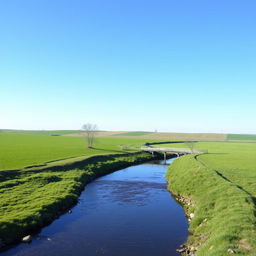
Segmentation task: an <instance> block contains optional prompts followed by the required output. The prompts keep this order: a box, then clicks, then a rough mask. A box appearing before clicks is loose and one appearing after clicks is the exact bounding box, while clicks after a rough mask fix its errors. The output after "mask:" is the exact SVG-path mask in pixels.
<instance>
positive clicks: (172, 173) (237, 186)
mask: <svg viewBox="0 0 256 256" xmlns="http://www.w3.org/2000/svg"><path fill="white" fill-rule="evenodd" d="M167 146H169V147H177V144H165V147H167ZM178 146H179V147H186V145H184V144H179V145H178ZM196 148H197V149H203V150H208V152H209V154H202V155H198V156H197V157H196V158H195V157H194V156H193V155H189V156H184V157H181V158H179V159H178V160H176V161H174V164H173V165H172V166H171V167H170V168H169V172H168V180H169V189H170V190H171V191H172V192H173V193H175V194H177V195H184V196H185V197H189V198H191V199H192V201H194V204H191V205H190V206H185V208H186V209H187V211H188V212H189V213H191V212H192V213H194V214H195V218H194V219H193V220H192V221H191V225H190V231H191V234H192V235H191V236H190V238H189V241H188V244H192V245H194V247H197V248H198V251H197V253H196V255H198V256H204V255H207V256H208V255H209V256H222V255H228V254H229V253H228V250H229V249H230V250H232V251H233V252H235V253H236V255H256V226H255V225H256V218H255V213H256V208H255V201H256V200H255V199H256V187H255V180H256V157H255V156H256V143H238V142H226V143H225V142H199V143H197V144H196Z"/></svg>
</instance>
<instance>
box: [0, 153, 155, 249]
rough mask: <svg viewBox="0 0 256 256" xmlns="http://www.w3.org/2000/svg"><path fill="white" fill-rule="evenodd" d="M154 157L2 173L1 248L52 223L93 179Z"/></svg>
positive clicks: (105, 159)
mask: <svg viewBox="0 0 256 256" xmlns="http://www.w3.org/2000/svg"><path fill="white" fill-rule="evenodd" d="M154 158H157V156H155V157H154ZM154 158H153V157H152V156H151V155H150V154H147V153H134V154H129V155H111V156H98V157H94V158H92V159H87V160H85V161H82V162H80V163H76V164H74V165H73V166H68V167H67V166H63V167H58V168H52V169H50V170H45V169H44V170H34V171H31V170H30V171H24V170H21V171H14V172H11V171H10V172H4V173H1V174H2V175H1V177H0V181H1V182H0V193H1V199H0V216H1V218H0V247H2V248H3V247H4V245H6V244H10V243H13V242H15V241H19V240H20V239H21V238H22V237H23V236H25V235H28V234H30V233H31V232H33V231H37V230H38V229H39V228H41V227H43V226H45V225H47V224H49V223H50V222H51V221H52V220H53V219H55V218H56V217H58V216H59V215H60V214H61V213H63V212H65V211H66V210H67V209H69V208H70V207H71V206H72V205H73V204H75V203H76V202H77V200H78V197H79V195H80V193H81V191H82V190H83V188H84V186H85V184H87V183H88V182H90V181H92V180H93V179H95V178H97V177H100V176H102V175H105V174H107V173H110V172H113V171H115V170H118V169H121V168H125V167H128V166H130V165H134V164H139V163H142V162H145V161H149V160H151V159H154Z"/></svg>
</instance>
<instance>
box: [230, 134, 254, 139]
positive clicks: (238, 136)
mask: <svg viewBox="0 0 256 256" xmlns="http://www.w3.org/2000/svg"><path fill="white" fill-rule="evenodd" d="M227 139H228V140H256V135H255V134H228V136H227Z"/></svg>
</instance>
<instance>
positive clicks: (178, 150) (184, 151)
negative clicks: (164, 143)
mask: <svg viewBox="0 0 256 256" xmlns="http://www.w3.org/2000/svg"><path fill="white" fill-rule="evenodd" d="M140 150H141V151H144V152H150V153H151V154H152V155H154V153H155V152H156V153H163V155H164V160H165V161H166V156H167V154H172V155H177V156H178V157H179V156H181V155H187V154H201V153H205V152H203V151H200V150H197V149H192V150H191V149H189V148H153V147H141V148H140Z"/></svg>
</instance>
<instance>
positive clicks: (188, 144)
mask: <svg viewBox="0 0 256 256" xmlns="http://www.w3.org/2000/svg"><path fill="white" fill-rule="evenodd" d="M185 144H186V145H187V147H188V148H189V149H190V151H191V153H194V149H195V145H196V142H195V141H186V142H185Z"/></svg>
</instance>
